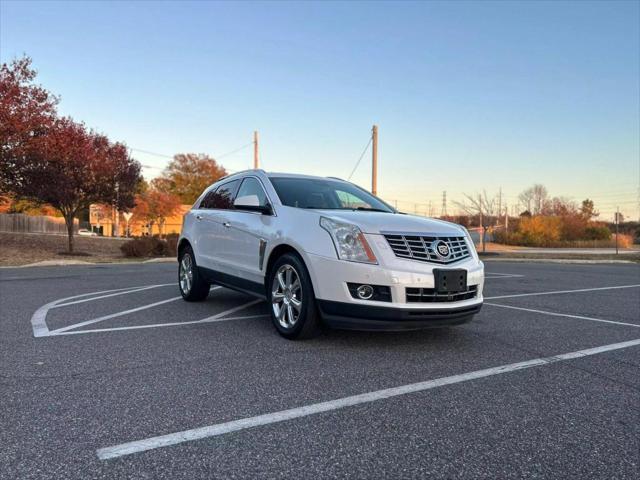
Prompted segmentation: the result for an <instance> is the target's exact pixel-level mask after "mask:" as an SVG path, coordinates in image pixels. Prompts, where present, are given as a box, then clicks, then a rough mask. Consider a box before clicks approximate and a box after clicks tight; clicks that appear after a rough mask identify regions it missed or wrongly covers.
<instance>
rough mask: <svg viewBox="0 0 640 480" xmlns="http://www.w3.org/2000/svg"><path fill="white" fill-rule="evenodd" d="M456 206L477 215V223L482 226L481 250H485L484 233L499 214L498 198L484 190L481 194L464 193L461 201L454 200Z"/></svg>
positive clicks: (471, 214) (468, 213)
mask: <svg viewBox="0 0 640 480" xmlns="http://www.w3.org/2000/svg"><path fill="white" fill-rule="evenodd" d="M454 203H455V204H456V206H457V207H458V208H459V209H460V210H462V211H463V212H465V213H466V214H467V215H470V216H478V223H479V224H480V227H481V228H482V236H481V238H480V240H481V242H482V252H483V253H484V252H485V251H486V243H487V242H486V235H487V231H488V230H489V229H490V228H491V226H492V225H493V224H494V223H495V220H496V218H497V216H498V214H499V212H498V203H499V202H498V198H497V196H496V195H493V196H489V195H488V194H487V192H486V190H484V191H483V192H482V194H476V195H469V194H466V193H465V194H464V200H463V201H462V202H454Z"/></svg>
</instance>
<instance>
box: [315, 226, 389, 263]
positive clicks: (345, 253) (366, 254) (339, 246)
mask: <svg viewBox="0 0 640 480" xmlns="http://www.w3.org/2000/svg"><path fill="white" fill-rule="evenodd" d="M320 226H321V227H322V228H324V229H325V230H326V231H327V232H329V235H331V239H332V240H333V245H334V246H335V247H336V252H337V253H338V258H339V259H341V260H348V261H349V262H362V263H378V260H377V259H376V256H375V255H374V254H373V251H372V250H371V247H370V246H369V244H368V243H367V240H366V239H365V238H364V235H363V234H362V231H361V230H360V229H359V228H358V227H356V226H355V225H352V224H350V223H344V222H338V221H336V220H332V219H330V218H327V217H320Z"/></svg>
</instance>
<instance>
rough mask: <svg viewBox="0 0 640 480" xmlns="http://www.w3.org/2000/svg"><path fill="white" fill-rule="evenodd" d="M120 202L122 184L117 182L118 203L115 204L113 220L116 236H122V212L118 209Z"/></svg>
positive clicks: (114, 234)
mask: <svg viewBox="0 0 640 480" xmlns="http://www.w3.org/2000/svg"><path fill="white" fill-rule="evenodd" d="M119 203H120V185H119V184H118V182H116V204H115V208H114V211H115V218H114V221H113V232H111V233H112V234H113V236H114V237H119V236H120V212H119V211H118V204H119Z"/></svg>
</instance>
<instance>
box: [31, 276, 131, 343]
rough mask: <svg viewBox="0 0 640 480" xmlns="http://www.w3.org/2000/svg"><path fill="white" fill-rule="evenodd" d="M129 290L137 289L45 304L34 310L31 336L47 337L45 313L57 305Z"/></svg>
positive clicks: (79, 296) (117, 289) (71, 298)
mask: <svg viewBox="0 0 640 480" xmlns="http://www.w3.org/2000/svg"><path fill="white" fill-rule="evenodd" d="M131 288H138V287H126V288H114V289H112V290H101V291H99V292H89V293H81V294H80V295H73V296H71V297H65V298H59V299H57V300H54V301H53V302H49V303H46V304H45V305H43V306H41V307H40V308H38V310H36V311H35V313H34V314H33V315H32V316H31V327H32V328H33V336H34V337H46V336H47V335H49V328H48V327H47V323H46V321H45V319H46V318H47V312H48V311H49V310H51V309H52V308H54V307H55V306H56V305H58V304H59V303H60V302H65V301H67V300H73V299H74V298H82V297H88V296H89V295H100V294H101V293H110V292H121V291H123V290H129V289H131Z"/></svg>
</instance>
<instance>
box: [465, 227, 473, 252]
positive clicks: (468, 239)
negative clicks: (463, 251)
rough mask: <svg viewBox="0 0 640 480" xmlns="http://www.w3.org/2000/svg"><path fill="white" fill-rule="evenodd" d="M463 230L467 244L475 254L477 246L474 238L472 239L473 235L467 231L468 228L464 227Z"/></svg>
mask: <svg viewBox="0 0 640 480" xmlns="http://www.w3.org/2000/svg"><path fill="white" fill-rule="evenodd" d="M462 229H463V230H464V234H465V236H466V237H467V244H468V245H469V248H470V249H472V250H473V251H474V252H475V251H476V244H475V243H474V242H473V238H471V233H469V230H467V227H462Z"/></svg>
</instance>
